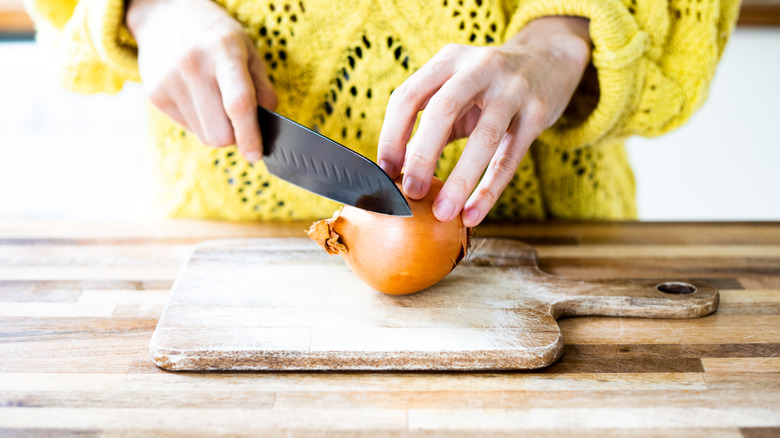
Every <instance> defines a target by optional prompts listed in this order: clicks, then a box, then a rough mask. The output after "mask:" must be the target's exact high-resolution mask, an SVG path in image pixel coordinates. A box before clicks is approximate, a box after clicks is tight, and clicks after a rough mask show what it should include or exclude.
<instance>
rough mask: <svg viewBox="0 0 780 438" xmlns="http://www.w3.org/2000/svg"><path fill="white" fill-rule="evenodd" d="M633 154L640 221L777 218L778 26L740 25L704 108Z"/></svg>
mask: <svg viewBox="0 0 780 438" xmlns="http://www.w3.org/2000/svg"><path fill="white" fill-rule="evenodd" d="M629 157H630V159H631V163H632V165H633V167H634V172H635V175H636V179H637V186H638V188H637V202H638V204H639V215H640V218H641V219H643V220H666V219H669V220H780V28H777V27H776V28H745V27H741V28H738V29H737V31H736V32H735V33H734V35H733V36H732V38H731V40H730V41H729V44H728V46H727V47H726V51H725V52H724V54H723V58H722V59H721V63H720V64H719V66H718V69H717V71H716V75H715V79H714V81H713V84H712V87H711V89H710V96H709V100H708V101H707V102H706V103H705V104H704V106H703V107H702V108H701V110H699V111H698V112H697V113H696V114H694V116H693V117H692V118H691V120H690V121H689V122H688V123H687V124H686V125H684V126H683V127H681V128H680V129H678V130H677V131H674V132H671V133H669V134H666V135H664V136H661V137H658V138H652V139H644V138H634V139H631V140H630V141H629Z"/></svg>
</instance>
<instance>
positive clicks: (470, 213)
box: [466, 208, 480, 226]
mask: <svg viewBox="0 0 780 438" xmlns="http://www.w3.org/2000/svg"><path fill="white" fill-rule="evenodd" d="M479 216H480V214H479V209H477V208H469V209H468V210H466V222H468V223H469V225H470V226H473V225H472V224H476V223H477V221H478V220H479Z"/></svg>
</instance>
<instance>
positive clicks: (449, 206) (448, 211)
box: [433, 198, 455, 221]
mask: <svg viewBox="0 0 780 438" xmlns="http://www.w3.org/2000/svg"><path fill="white" fill-rule="evenodd" d="M433 210H434V213H436V217H437V218H438V219H439V220H442V221H447V220H450V216H452V212H453V211H455V204H454V203H453V202H452V201H451V200H450V198H444V199H442V200H441V201H439V202H437V203H436V205H434V206H433Z"/></svg>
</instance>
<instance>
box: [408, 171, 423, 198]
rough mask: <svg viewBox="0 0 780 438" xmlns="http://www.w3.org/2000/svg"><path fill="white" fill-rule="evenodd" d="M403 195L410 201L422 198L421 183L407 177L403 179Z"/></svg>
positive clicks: (411, 177)
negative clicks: (410, 199)
mask: <svg viewBox="0 0 780 438" xmlns="http://www.w3.org/2000/svg"><path fill="white" fill-rule="evenodd" d="M404 193H406V196H408V197H410V198H412V199H418V198H420V197H422V182H421V181H420V180H419V179H417V178H415V177H413V176H407V177H406V178H404Z"/></svg>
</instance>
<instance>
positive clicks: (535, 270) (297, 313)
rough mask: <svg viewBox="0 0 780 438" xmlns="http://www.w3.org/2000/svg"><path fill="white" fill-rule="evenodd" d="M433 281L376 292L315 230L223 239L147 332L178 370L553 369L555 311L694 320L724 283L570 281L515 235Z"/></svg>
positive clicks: (200, 253)
mask: <svg viewBox="0 0 780 438" xmlns="http://www.w3.org/2000/svg"><path fill="white" fill-rule="evenodd" d="M473 243H474V244H473V246H474V248H472V250H471V251H470V252H469V254H468V257H466V259H465V260H464V261H463V262H462V263H461V264H460V265H458V267H457V268H456V269H455V270H453V271H452V272H450V274H449V275H448V276H447V277H446V278H444V279H443V280H442V281H440V282H439V283H437V284H436V285H434V286H432V287H430V288H428V289H426V290H424V291H421V292H418V293H416V294H413V295H406V296H393V295H385V294H383V293H379V292H377V291H374V290H372V289H371V288H370V287H368V286H366V285H365V284H363V283H362V282H361V281H360V280H359V279H358V278H357V277H356V276H355V275H354V274H352V273H351V272H350V270H349V268H347V266H346V264H345V263H344V261H343V260H342V259H341V258H340V257H332V256H329V255H328V254H327V253H325V252H324V251H322V249H321V248H320V247H319V246H318V245H317V244H315V243H314V242H313V241H312V240H311V239H309V238H307V237H303V238H283V239H280V238H276V239H274V238H260V239H217V240H209V241H206V242H203V243H201V244H199V245H198V246H197V247H196V248H195V250H194V251H193V253H192V255H190V256H189V257H188V258H187V261H186V262H185V263H184V265H183V266H182V269H181V271H180V272H179V275H178V277H177V278H176V281H175V282H174V286H173V288H172V292H171V300H170V302H169V303H168V305H167V307H166V309H165V311H164V312H163V314H162V316H161V318H160V321H159V322H158V324H157V328H156V329H155V331H154V334H153V335H152V341H151V346H150V350H151V354H152V358H153V359H154V361H155V363H156V364H157V365H159V366H160V367H162V368H165V369H168V370H174V371H182V370H183V371H204V370H205V371H248V370H322V371H332V370H362V371H369V370H383V371H411V370H420V371H432V370H444V371H483V370H518V369H534V368H541V367H545V366H548V365H550V364H551V363H553V362H554V361H555V360H557V359H558V358H559V357H560V355H561V353H562V351H563V338H562V336H561V332H560V329H559V327H558V324H557V321H556V320H557V319H560V318H562V317H574V316H634V317H642V318H696V317H701V316H706V315H708V314H710V313H712V312H714V311H715V309H716V308H717V305H718V292H717V290H716V289H715V288H714V287H713V286H711V285H709V284H707V283H704V282H701V281H696V280H687V279H677V278H673V279H631V280H629V279H617V280H602V281H586V280H571V279H567V278H564V277H560V276H555V275H550V274H548V273H545V272H543V271H541V270H540V269H539V267H538V266H537V255H536V251H535V250H534V249H533V247H531V246H530V245H528V244H525V243H523V242H521V241H519V240H515V239H497V238H487V239H484V238H483V239H477V240H475V241H474V242H473Z"/></svg>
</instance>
